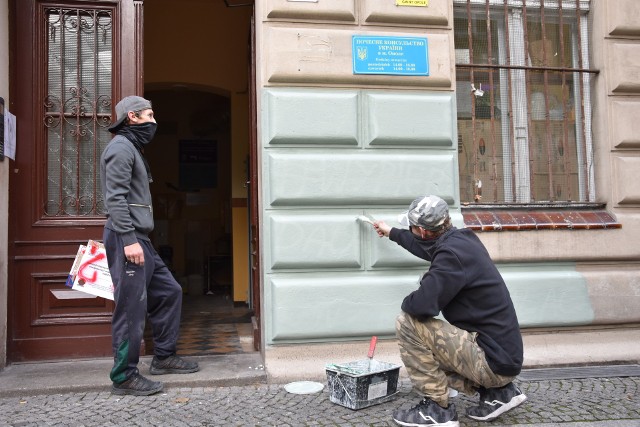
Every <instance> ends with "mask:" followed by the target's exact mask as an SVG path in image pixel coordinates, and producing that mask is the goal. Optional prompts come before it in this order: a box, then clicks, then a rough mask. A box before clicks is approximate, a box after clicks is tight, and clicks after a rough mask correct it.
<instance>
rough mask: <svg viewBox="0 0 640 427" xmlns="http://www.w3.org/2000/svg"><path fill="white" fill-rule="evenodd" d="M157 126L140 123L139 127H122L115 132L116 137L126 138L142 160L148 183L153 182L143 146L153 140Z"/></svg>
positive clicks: (149, 123)
mask: <svg viewBox="0 0 640 427" xmlns="http://www.w3.org/2000/svg"><path fill="white" fill-rule="evenodd" d="M157 128H158V124H157V123H154V122H146V123H141V124H139V125H128V126H126V125H125V126H122V127H120V129H118V130H117V131H116V135H122V136H124V137H125V138H127V139H128V140H129V141H131V143H132V144H133V145H134V147H136V149H137V150H138V152H139V153H140V155H141V156H142V160H143V161H144V168H145V169H146V170H147V176H148V177H149V182H153V178H152V177H151V169H150V168H149V162H147V159H146V158H145V157H144V146H145V145H147V144H148V143H149V142H151V140H152V139H153V137H154V135H155V134H156V129H157Z"/></svg>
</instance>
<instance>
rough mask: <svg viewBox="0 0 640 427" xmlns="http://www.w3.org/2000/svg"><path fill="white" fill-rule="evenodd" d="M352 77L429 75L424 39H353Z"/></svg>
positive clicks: (427, 51)
mask: <svg viewBox="0 0 640 427" xmlns="http://www.w3.org/2000/svg"><path fill="white" fill-rule="evenodd" d="M352 55H353V74H397V75H403V76H428V75H429V49H428V47H427V38H426V37H375V36H353V42H352Z"/></svg>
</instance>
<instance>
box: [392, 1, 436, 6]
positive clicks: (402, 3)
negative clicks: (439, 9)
mask: <svg viewBox="0 0 640 427" xmlns="http://www.w3.org/2000/svg"><path fill="white" fill-rule="evenodd" d="M396 6H416V7H427V6H429V0H396Z"/></svg>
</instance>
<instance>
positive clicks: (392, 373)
mask: <svg viewBox="0 0 640 427" xmlns="http://www.w3.org/2000/svg"><path fill="white" fill-rule="evenodd" d="M325 369H326V371H327V388H328V389H329V392H330V394H329V400H331V402H333V403H337V404H338V405H342V406H344V407H347V408H350V409H361V408H366V407H368V406H372V405H377V404H379V403H383V402H387V401H389V400H391V399H392V398H393V396H394V395H395V394H396V393H397V392H398V378H399V376H400V365H395V364H393V363H386V362H379V361H377V360H371V359H364V360H357V361H355V362H348V363H340V364H328V365H326V366H325Z"/></svg>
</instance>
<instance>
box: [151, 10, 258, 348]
mask: <svg viewBox="0 0 640 427" xmlns="http://www.w3.org/2000/svg"><path fill="white" fill-rule="evenodd" d="M175 5H176V3H175V2H172V1H169V0H147V1H145V3H144V16H145V23H144V52H145V54H144V70H145V79H144V80H145V85H144V89H145V90H144V96H145V97H146V98H147V99H150V100H151V101H152V103H153V108H154V111H155V115H156V119H157V121H158V131H157V133H156V137H155V139H154V141H153V144H150V146H149V149H148V150H147V153H145V154H146V155H147V157H148V160H149V164H150V168H151V173H152V176H153V183H152V184H151V191H152V195H153V199H154V217H155V223H156V226H155V230H154V233H153V235H152V236H151V237H152V242H153V243H154V245H155V247H156V249H157V250H158V253H159V254H160V256H161V257H162V258H163V259H164V260H165V262H166V263H167V265H168V266H169V268H170V269H171V271H172V273H173V274H174V275H175V277H176V279H177V280H178V282H179V283H180V284H181V285H182V287H183V314H182V321H181V331H180V336H181V338H180V342H179V344H178V348H179V351H180V352H181V354H184V355H212V354H234V353H243V352H249V351H254V344H253V330H252V323H251V318H252V316H253V314H254V310H253V307H252V299H251V295H250V285H249V282H250V279H249V277H250V271H249V253H248V252H249V251H248V240H249V239H248V234H249V231H248V230H249V224H248V215H247V189H246V187H245V183H246V181H247V175H248V164H247V157H248V155H249V134H250V129H249V128H250V126H251V119H250V111H249V105H250V102H249V96H250V91H249V90H248V87H249V63H248V61H249V52H250V44H249V41H250V40H249V38H250V29H251V16H252V13H253V8H252V7H249V6H247V7H233V6H230V5H229V4H228V2H225V1H223V0H220V1H217V2H216V1H212V2H202V1H198V0H186V1H183V2H181V4H180V7H176V6H175ZM145 342H147V343H148V345H152V344H151V343H152V340H145ZM150 351H151V349H150V348H149V349H147V352H148V353H149V352H150Z"/></svg>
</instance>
